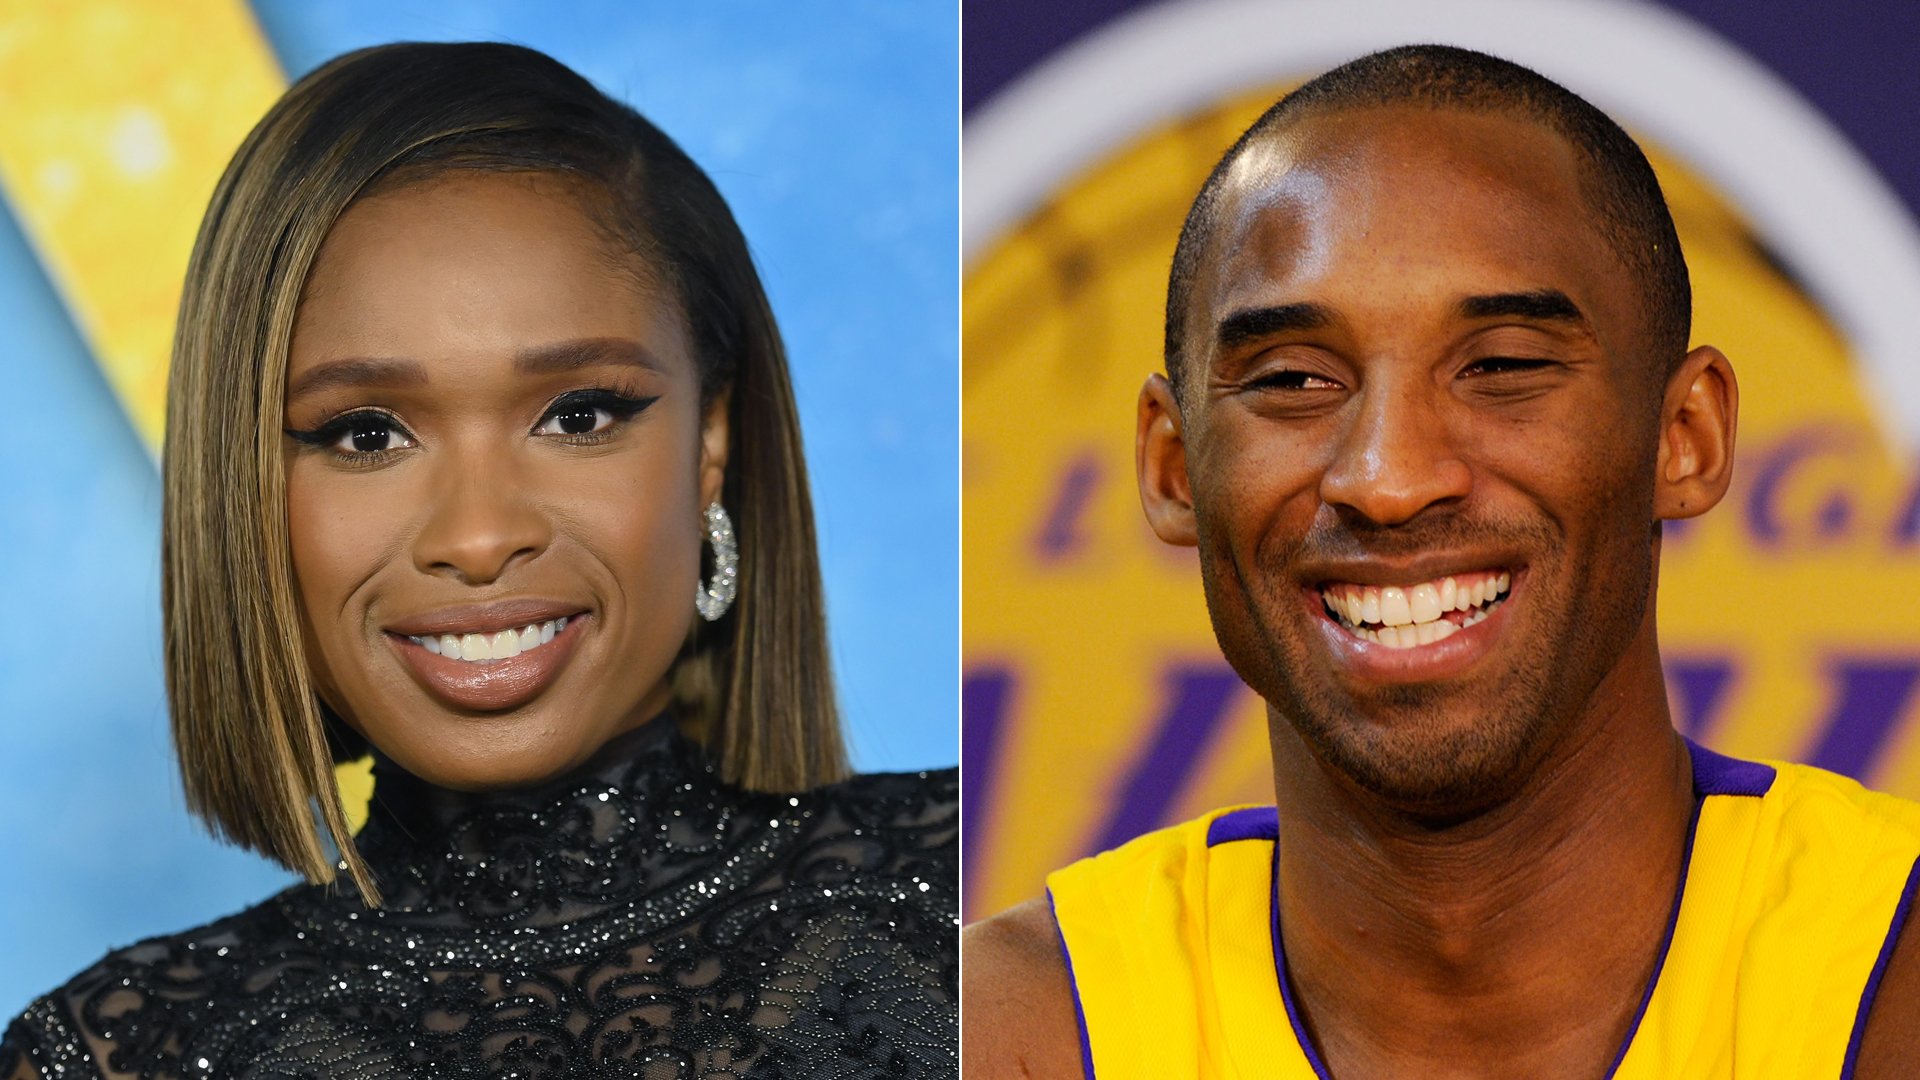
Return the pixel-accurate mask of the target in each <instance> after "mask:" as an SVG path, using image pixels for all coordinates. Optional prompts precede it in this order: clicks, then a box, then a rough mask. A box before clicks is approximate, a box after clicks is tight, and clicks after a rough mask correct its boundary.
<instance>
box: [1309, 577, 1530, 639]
mask: <svg viewBox="0 0 1920 1080" xmlns="http://www.w3.org/2000/svg"><path fill="white" fill-rule="evenodd" d="M1512 584H1513V578H1512V575H1511V574H1508V573H1504V572H1492V571H1487V572H1482V573H1476V574H1461V575H1457V576H1454V577H1447V578H1441V579H1440V580H1438V581H1426V582H1421V583H1420V584H1418V585H1413V586H1408V587H1405V588H1401V587H1398V586H1393V585H1389V586H1386V587H1383V588H1381V587H1375V586H1371V585H1364V586H1363V585H1335V586H1331V587H1329V588H1326V589H1323V590H1321V594H1320V595H1321V597H1322V598H1323V599H1324V600H1325V601H1326V605H1327V609H1328V610H1329V611H1331V612H1332V613H1333V614H1335V615H1336V616H1338V617H1339V618H1340V621H1341V622H1342V623H1343V624H1344V625H1345V626H1346V628H1347V629H1348V631H1350V632H1351V633H1353V634H1356V635H1358V636H1359V637H1362V638H1365V639H1367V640H1368V641H1377V642H1379V643H1380V644H1382V645H1387V646H1390V647H1393V648H1398V649H1411V648H1414V647H1415V646H1419V645H1430V644H1432V643H1433V642H1436V641H1440V640H1443V639H1445V638H1447V637H1450V636H1452V635H1454V634H1457V633H1459V632H1460V631H1461V630H1462V629H1464V628H1466V627H1469V626H1472V625H1473V624H1474V623H1477V622H1479V621H1480V620H1482V619H1484V618H1486V617H1487V613H1488V612H1490V611H1492V610H1493V608H1494V607H1495V606H1497V605H1498V604H1499V603H1500V602H1501V601H1502V600H1504V599H1505V598H1506V594H1507V590H1508V588H1509V587H1511V586H1512ZM1450 611H1457V612H1465V613H1466V617H1465V618H1463V619H1449V618H1446V617H1445V616H1446V613H1447V612H1450Z"/></svg>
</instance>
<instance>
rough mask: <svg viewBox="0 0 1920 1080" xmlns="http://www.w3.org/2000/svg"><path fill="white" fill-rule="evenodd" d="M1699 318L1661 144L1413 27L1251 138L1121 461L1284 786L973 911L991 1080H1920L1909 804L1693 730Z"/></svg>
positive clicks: (1720, 464)
mask: <svg viewBox="0 0 1920 1080" xmlns="http://www.w3.org/2000/svg"><path fill="white" fill-rule="evenodd" d="M1690 317H1691V294H1690V292H1689V286H1688V282H1687V273H1686V266H1685V264H1684V262H1683V261H1682V260H1681V257H1680V251H1679V245H1678V241H1677V239H1676V237H1675V234H1674V230H1673V225H1672V221H1671V219H1670V217H1669V215H1668V212H1667V208H1666V204H1665V200H1664V198H1663V197H1662V195H1661V193H1660V190H1659V185H1658V183H1657V182H1656V181H1655V179H1654V176H1653V173H1652V170H1651V168H1650V167H1649V166H1648V165H1647V162H1646V159H1645V157H1644V156H1643V155H1642V154H1641V153H1640V151H1639V149H1638V148H1637V147H1636V146H1634V144H1633V143H1632V141H1631V140H1630V139H1629V138H1628V137H1627V136H1626V135H1625V133H1624V132H1622V131H1621V130H1620V129H1619V128H1618V126H1616V125H1615V124H1613V122H1612V121H1610V120H1608V119H1607V118H1606V117H1605V116H1604V115H1602V114H1601V113H1599V112H1598V111H1597V110H1595V109H1594V108H1593V107H1592V106H1591V105H1589V104H1587V103H1586V102H1585V101H1583V100H1581V99H1579V98H1578V97H1576V96H1574V95H1573V94H1571V93H1570V92H1568V91H1566V90H1565V89H1563V88H1561V87H1559V86H1558V85H1556V84H1554V83H1552V82H1550V81H1548V80H1546V79H1544V78H1542V77H1540V76H1539V75H1537V74H1535V73H1533V72H1531V71H1527V70H1526V69H1524V68H1520V67H1518V66H1516V65H1513V64H1510V63H1507V62H1505V61H1501V60H1497V59H1494V58H1492V57H1488V56H1484V55H1481V54H1478V53H1472V52H1468V51H1465V50H1460V49H1453V48H1444V47H1437V46H1418V47H1410V48H1403V49H1395V50H1390V51H1388V52H1384V53H1378V54H1374V55H1372V56H1368V57H1364V58H1362V59H1360V60H1357V61H1354V62H1352V63H1350V64H1347V65H1345V66H1343V67H1341V68H1338V69H1336V70H1334V71H1332V72H1330V73H1328V74H1326V75H1324V76H1322V77H1320V78H1318V79H1316V80H1314V81H1313V82H1311V83H1308V84H1307V85H1306V86H1304V87H1302V88H1301V89H1300V90H1298V91H1296V92H1294V93H1293V94H1291V95H1289V96H1288V97H1287V98H1285V99H1283V100H1282V101H1281V102H1280V103H1279V104H1277V105H1276V106H1274V108H1273V109H1271V110H1269V111H1268V112H1267V114H1266V115H1264V116H1263V117H1262V118H1261V119H1260V120H1259V121H1258V122H1256V123H1255V124H1254V126H1253V127H1252V128H1250V129H1249V130H1248V131H1247V133H1246V134H1245V135H1243V136H1242V137H1241V139H1240V140H1239V141H1238V142H1237V143H1236V144H1235V145H1234V147H1233V148H1232V149H1231V150H1229V151H1228V153H1227V155H1226V156H1225V157H1224V158H1223V159H1222V161H1221V162H1220V164H1219V165H1218V166H1217V167H1216V169H1215V170H1214V172H1213V174H1212V176H1211V177H1210V178H1209V179H1208V181H1207V183H1206V186H1205V187H1204V188H1203V190H1202V191H1201V193H1200V195H1199V197H1198V199H1197V200H1196V201H1195V203H1194V205H1193V208H1192V210H1191V212H1190V213H1189V216H1188V218H1187V222H1186V226H1185V228H1184V229H1183V230H1182V233H1181V237H1180V242H1179V245H1178V248H1177V251H1176V254H1175V256H1174V265H1173V274H1172V280H1171V285H1170V288H1169V292H1168V299H1167V337H1166V364H1167V371H1166V375H1165V376H1164V377H1162V376H1159V375H1156V376H1154V377H1152V378H1150V379H1149V380H1148V382H1147V385H1146V387H1145V389H1144V390H1143V391H1142V393H1141V396H1140V406H1139V417H1138V431H1137V463H1138V473H1139V482H1140V490H1141V495H1142V500H1143V502H1144V504H1145V508H1146V513H1147V517H1148V520H1149V521H1150V523H1151V524H1152V526H1153V528H1154V530H1155V532H1156V533H1157V534H1158V535H1159V536H1160V537H1161V538H1162V539H1163V540H1166V541H1167V542H1170V543H1175V544H1186V545H1192V546H1196V547H1197V548H1198V550H1199V555H1200V565H1201V570H1202V579H1203V582H1204V586H1205V591H1206V597H1207V604H1208V608H1209V611H1210V613H1211V615H1212V620H1213V624H1214V629H1215V633H1216V635H1217V636H1218V638H1219V641H1220V645H1221V649H1222V651H1223V652H1224V653H1225V655H1226V657H1227V659H1228V661H1229V662H1231V663H1232V665H1233V667H1234V669H1235V671H1237V672H1238V673H1239V675H1240V676H1241V678H1243V679H1244V680H1245V681H1246V682H1247V684H1248V685H1249V686H1251V687H1252V688H1253V689H1254V690H1255V691H1257V692H1258V693H1259V694H1260V695H1261V697H1262V698H1264V699H1265V701H1266V703H1267V707H1268V716H1269V727H1270V732H1271V740H1270V741H1271V746H1272V752H1273V765H1274V782H1275V793H1276V796H1277V802H1278V805H1277V807H1276V808H1275V809H1264V808H1263V809H1257V810H1243V811H1235V812H1230V813H1224V814H1214V815H1209V816H1208V817H1207V818H1203V819H1201V820H1200V821H1197V822H1193V823H1189V824H1188V825H1185V826H1180V827H1177V828H1174V829H1170V830H1166V831H1163V832H1160V833H1154V834H1151V835H1149V836H1147V837H1143V838H1141V839H1139V840H1136V841H1134V842H1133V843H1131V844H1128V845H1126V846H1125V847H1122V848H1120V849H1119V850H1117V851H1115V852H1109V853H1107V854H1105V855H1101V856H1096V857H1095V858H1093V859H1090V860H1086V861H1083V862H1081V863H1077V864H1075V865H1074V866H1071V867H1068V868H1066V869H1065V870H1062V871H1060V872H1057V873H1055V874H1053V875H1052V876H1051V877H1050V878H1049V880H1048V893H1047V895H1046V896H1045V897H1042V898H1039V899H1036V900H1034V901H1032V902H1029V903H1027V904H1025V905H1022V906H1021V907H1018V908H1015V909H1014V910H1012V911H1010V912H1007V913H1006V914H1004V915H1001V916H999V917H997V918H994V919H991V920H988V921H986V922H985V923H982V924H980V925H978V926H975V927H972V928H970V929H969V930H968V931H967V937H966V944H965V959H964V971H965V973H966V975H965V979H966V984H965V987H964V990H963V1015H964V1017H965V1025H966V1043H965V1050H964V1052H965V1055H966V1056H965V1058H964V1060H965V1062H966V1072H967V1075H969V1076H979V1077H991V1076H1021V1075H1030V1076H1071V1077H1078V1076H1083V1075H1085V1076H1093V1075H1098V1076H1101V1077H1114V1076H1141V1077H1156V1078H1159V1077H1176V1076H1195V1075H1204V1076H1246V1077H1256V1076H1257V1077H1283V1078H1284V1077H1294V1076H1300V1077H1311V1076H1316V1075H1317V1076H1323V1077H1324V1076H1332V1077H1341V1078H1346V1077H1362V1078H1372V1077H1400V1076H1420V1077H1441V1076H1462V1077H1465V1076H1471V1077H1548V1076H1551V1077H1560V1076H1567V1077H1603V1076H1619V1077H1623V1078H1624V1077H1630V1076H1631V1077H1687V1078H1694V1077H1802V1076H1838V1075H1843V1074H1845V1075H1853V1076H1859V1077H1867V1076H1907V1075H1920V933H1914V934H1908V935H1904V936H1903V935H1901V933H1900V931H1901V929H1902V926H1903V923H1904V921H1905V916H1906V910H1907V907H1908V905H1909V904H1910V902H1911V900H1912V896H1913V891H1914V881H1915V878H1914V871H1915V869H1916V861H1915V860H1916V858H1917V857H1920V807H1916V806H1914V805H1912V804H1908V803H1904V802H1901V801H1899V800H1895V799H1891V798H1888V797H1886V796H1881V795H1875V794H1873V793H1869V792H1866V791H1864V790H1863V789H1861V788H1860V787H1859V786H1858V785H1856V784H1853V783H1852V782H1851V781H1848V780H1845V779H1843V778H1840V777H1836V776H1833V775H1831V774H1826V773H1821V772H1818V771H1816V770H1812V769H1807V768H1804V767H1799V766H1781V767H1778V768H1776V767H1773V766H1769V765H1762V764H1757V763H1748V762H1738V761H1733V760H1731V759H1727V758H1723V757H1720V756H1718V755H1715V754H1712V753H1710V752H1708V751H1706V750H1704V749H1701V748H1699V747H1696V746H1692V745H1691V744H1689V743H1688V742H1686V741H1685V740H1684V739H1682V738H1681V737H1680V736H1679V735H1678V734H1677V733H1676V732H1675V731H1674V729H1673V726H1672V723H1671V720H1670V717H1669V715H1668V710H1667V700H1666V694H1665V686H1664V682H1663V679H1662V676H1661V666H1660V656H1659V650H1658V645H1657V641H1656V635H1655V627H1654V594H1655V588H1656V584H1657V580H1658V564H1659V551H1660V523H1661V522H1662V521H1664V520H1669V519H1678V518H1686V517H1691V516H1694V515H1697V514H1700V513H1703V512H1705V511H1706V510H1708V509H1709V508H1711V507H1712V506H1713V505H1714V504H1715V503H1716V502H1718V501H1719V500H1720V498H1721V496H1722V495H1724V494H1725V492H1726V490H1727V486H1728V483H1729V480H1730V478H1731V475H1732V472H1731V470H1732V460H1733V447H1734V424H1735V415H1736V411H1737V403H1738V395H1737V391H1736V386H1735V382H1734V373H1733V369H1732V366H1731V365H1730V364H1729V362H1728V360H1727V358H1726V357H1724V356H1723V355H1721V354H1720V352H1719V351H1717V350H1715V349H1713V348H1712V347H1708V346H1703V347H1700V348H1696V349H1692V350H1691V351H1689V350H1688V348H1687V343H1688V333H1689V322H1690Z"/></svg>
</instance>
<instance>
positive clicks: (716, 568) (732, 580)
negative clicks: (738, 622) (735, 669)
mask: <svg viewBox="0 0 1920 1080" xmlns="http://www.w3.org/2000/svg"><path fill="white" fill-rule="evenodd" d="M706 525H707V543H709V544H712V545H713V580H712V581H710V582H698V581H696V582H694V592H693V606H694V607H696V608H698V609H699V610H700V617H701V618H703V619H705V620H707V621H708V622H713V621H714V620H716V619H718V618H719V617H720V616H722V615H725V614H726V613H727V609H728V608H730V607H732V606H733V598H734V597H735V596H736V595H738V593H739V592H740V549H739V547H738V546H736V545H735V543H734V539H733V519H732V518H729V517H728V516H727V508H726V507H724V506H721V505H720V503H719V500H715V501H713V502H710V503H708V504H707V511H706Z"/></svg>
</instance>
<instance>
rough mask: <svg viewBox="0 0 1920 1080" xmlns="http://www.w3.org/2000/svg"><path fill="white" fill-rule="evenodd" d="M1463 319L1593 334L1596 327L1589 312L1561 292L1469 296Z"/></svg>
mask: <svg viewBox="0 0 1920 1080" xmlns="http://www.w3.org/2000/svg"><path fill="white" fill-rule="evenodd" d="M1460 317H1461V318H1463V319H1531V320H1534V321H1535V322H1561V323H1571V324H1574V325H1575V326H1577V327H1578V328H1579V329H1582V330H1585V331H1587V332H1588V333H1592V332H1593V324H1592V322H1590V321H1589V320H1588V319H1587V314H1586V312H1584V311H1581V310H1580V305H1578V304H1576V303H1574V302H1573V299H1572V298H1571V297H1569V296H1568V295H1567V294H1566V293H1563V292H1561V291H1560V290H1559V289H1534V290H1531V291H1529V292H1513V293H1491V294H1489V295H1486V296H1469V297H1467V298H1466V299H1465V300H1462V301H1460Z"/></svg>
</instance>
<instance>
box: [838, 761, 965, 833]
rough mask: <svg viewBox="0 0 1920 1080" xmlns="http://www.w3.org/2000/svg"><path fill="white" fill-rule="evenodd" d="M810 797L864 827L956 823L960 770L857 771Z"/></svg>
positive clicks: (958, 805)
mask: <svg viewBox="0 0 1920 1080" xmlns="http://www.w3.org/2000/svg"><path fill="white" fill-rule="evenodd" d="M809 797H810V798H812V799H813V800H815V801H817V802H819V803H820V804H822V805H823V806H826V807H831V808H833V809H834V810H837V811H838V812H839V813H840V814H842V815H844V816H845V817H846V818H847V819H848V820H850V821H852V822H854V823H856V824H859V825H863V826H884V825H898V826H906V825H926V826H938V825H942V824H945V825H953V824H955V823H956V822H957V821H958V819H959V815H960V770H959V769H923V770H921V771H919V772H874V773H856V774H854V775H853V776H850V777H848V778H847V779H845V780H842V781H840V782H839V783H835V784H828V785H827V786H825V787H822V788H816V789H815V790H814V791H813V792H812V793H811V794H810V796H809Z"/></svg>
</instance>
